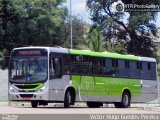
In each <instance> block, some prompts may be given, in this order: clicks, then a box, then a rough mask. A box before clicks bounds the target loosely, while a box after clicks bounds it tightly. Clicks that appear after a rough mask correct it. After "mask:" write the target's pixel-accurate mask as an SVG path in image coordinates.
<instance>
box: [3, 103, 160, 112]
mask: <svg viewBox="0 0 160 120" xmlns="http://www.w3.org/2000/svg"><path fill="white" fill-rule="evenodd" d="M80 106H81V107H80ZM159 113H160V111H153V110H151V109H145V107H142V106H141V107H131V108H125V109H120V108H119V109H117V108H114V107H113V106H112V105H109V106H105V107H102V108H87V107H86V106H85V105H83V104H77V105H76V106H73V107H71V108H68V109H66V108H63V106H62V104H50V105H49V106H45V107H43V106H41V107H38V108H31V106H30V105H29V104H24V106H22V104H14V105H13V104H12V105H11V106H8V105H0V114H159Z"/></svg>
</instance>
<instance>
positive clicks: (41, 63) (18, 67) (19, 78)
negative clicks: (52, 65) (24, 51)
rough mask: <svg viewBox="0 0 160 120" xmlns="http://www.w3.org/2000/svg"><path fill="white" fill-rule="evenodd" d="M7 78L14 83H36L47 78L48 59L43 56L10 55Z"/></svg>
mask: <svg viewBox="0 0 160 120" xmlns="http://www.w3.org/2000/svg"><path fill="white" fill-rule="evenodd" d="M9 78H10V81H11V82H15V83H36V82H42V81H46V80H47V78H48V60H47V57H46V56H45V57H44V56H19V57H12V59H11V63H10V74H9Z"/></svg>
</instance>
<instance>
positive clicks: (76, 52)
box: [14, 46, 156, 62]
mask: <svg viewBox="0 0 160 120" xmlns="http://www.w3.org/2000/svg"><path fill="white" fill-rule="evenodd" d="M30 48H39V49H41V48H42V49H44V48H45V49H47V50H48V51H50V52H58V53H70V54H74V55H88V56H97V57H106V58H113V59H114V58H115V59H126V60H136V61H150V62H156V59H155V58H149V57H140V56H135V55H123V54H118V53H110V52H94V51H90V50H75V49H67V48H62V47H41V46H31V47H20V48H15V49H14V50H17V49H30Z"/></svg>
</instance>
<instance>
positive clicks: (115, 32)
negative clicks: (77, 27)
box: [87, 0, 160, 56]
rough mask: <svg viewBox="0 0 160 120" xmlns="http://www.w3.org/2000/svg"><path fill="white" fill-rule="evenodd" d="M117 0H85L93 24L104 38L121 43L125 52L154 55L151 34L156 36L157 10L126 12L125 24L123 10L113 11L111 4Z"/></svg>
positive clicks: (151, 0) (154, 1)
mask: <svg viewBox="0 0 160 120" xmlns="http://www.w3.org/2000/svg"><path fill="white" fill-rule="evenodd" d="M115 1H117V0H87V6H88V8H89V10H90V13H91V16H92V21H93V22H94V25H93V27H94V26H99V27H100V28H101V30H102V32H103V35H104V37H105V40H106V41H107V43H108V42H110V43H112V39H113V38H114V39H116V42H117V43H116V44H122V45H123V46H125V47H126V49H127V52H128V53H131V54H136V55H142V56H154V54H155V51H156V48H155V47H156V46H155V44H154V43H153V41H152V36H157V27H156V25H155V24H154V22H155V21H156V16H157V12H128V14H129V18H128V20H127V22H128V23H127V24H125V23H124V22H123V19H124V17H125V15H126V13H124V12H113V11H112V10H111V5H112V3H113V2H115ZM122 2H123V3H128V4H130V3H136V4H160V1H159V0H147V1H146V0H122Z"/></svg>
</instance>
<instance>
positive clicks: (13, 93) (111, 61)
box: [8, 47, 158, 108]
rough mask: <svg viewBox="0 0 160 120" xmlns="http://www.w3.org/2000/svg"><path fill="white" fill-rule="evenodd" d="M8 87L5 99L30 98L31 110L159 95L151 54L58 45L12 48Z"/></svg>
mask: <svg viewBox="0 0 160 120" xmlns="http://www.w3.org/2000/svg"><path fill="white" fill-rule="evenodd" d="M8 86H9V90H8V96H9V100H11V101H30V102H31V105H32V107H34V108H35V107H37V106H38V105H47V104H48V103H50V102H61V103H64V107H66V108H67V107H70V105H74V103H75V102H80V101H83V102H86V103H87V105H88V107H91V108H93V107H100V106H103V103H113V104H114V105H115V107H118V108H127V107H129V106H130V103H137V102H148V101H152V100H154V99H156V98H157V96H158V79H157V69H156V60H155V59H154V58H148V57H140V56H134V55H122V54H117V53H109V52H92V51H86V50H73V49H71V50H70V49H66V48H56V47H22V48H15V49H13V51H12V53H11V59H10V67H9V85H8Z"/></svg>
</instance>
